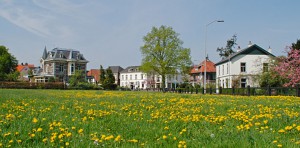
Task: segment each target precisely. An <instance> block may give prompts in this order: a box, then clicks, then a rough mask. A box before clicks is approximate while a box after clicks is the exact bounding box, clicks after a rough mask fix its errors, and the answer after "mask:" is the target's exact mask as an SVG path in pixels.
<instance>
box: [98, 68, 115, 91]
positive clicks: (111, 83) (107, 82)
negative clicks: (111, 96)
mask: <svg viewBox="0 0 300 148" xmlns="http://www.w3.org/2000/svg"><path fill="white" fill-rule="evenodd" d="M102 86H103V88H104V89H110V90H114V89H116V87H117V85H116V84H115V77H114V74H113V73H112V71H111V69H110V68H108V69H107V70H106V77H105V79H104V81H103V84H102Z"/></svg>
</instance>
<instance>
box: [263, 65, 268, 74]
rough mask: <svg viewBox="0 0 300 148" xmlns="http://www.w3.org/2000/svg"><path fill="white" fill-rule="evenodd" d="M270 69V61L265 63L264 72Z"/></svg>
mask: <svg viewBox="0 0 300 148" xmlns="http://www.w3.org/2000/svg"><path fill="white" fill-rule="evenodd" d="M268 71H269V63H263V72H268Z"/></svg>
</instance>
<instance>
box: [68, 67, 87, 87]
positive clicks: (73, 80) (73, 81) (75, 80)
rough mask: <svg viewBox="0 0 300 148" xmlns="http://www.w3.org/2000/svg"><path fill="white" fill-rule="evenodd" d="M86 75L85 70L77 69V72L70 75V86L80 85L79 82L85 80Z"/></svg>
mask: <svg viewBox="0 0 300 148" xmlns="http://www.w3.org/2000/svg"><path fill="white" fill-rule="evenodd" d="M84 76H85V74H84V71H82V70H76V71H75V74H74V75H72V76H71V77H70V80H69V82H70V86H71V87H74V86H78V84H79V83H82V82H85V79H84Z"/></svg>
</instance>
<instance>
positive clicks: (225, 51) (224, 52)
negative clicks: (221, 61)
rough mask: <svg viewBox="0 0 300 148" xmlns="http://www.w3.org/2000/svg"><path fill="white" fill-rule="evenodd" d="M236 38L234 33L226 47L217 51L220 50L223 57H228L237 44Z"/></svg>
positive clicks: (218, 50) (218, 49)
mask: <svg viewBox="0 0 300 148" xmlns="http://www.w3.org/2000/svg"><path fill="white" fill-rule="evenodd" d="M236 40H237V37H236V35H233V36H232V38H230V39H229V40H227V44H226V47H221V48H219V47H218V48H217V52H219V55H220V57H221V58H227V57H228V56H230V55H231V54H233V53H234V51H233V48H234V45H236Z"/></svg>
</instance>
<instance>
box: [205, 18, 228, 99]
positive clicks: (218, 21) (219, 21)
mask: <svg viewBox="0 0 300 148" xmlns="http://www.w3.org/2000/svg"><path fill="white" fill-rule="evenodd" d="M215 22H217V23H223V22H224V20H214V21H212V22H210V23H208V24H206V26H205V51H204V54H205V55H204V56H205V57H204V60H205V61H204V84H203V85H204V93H206V60H207V59H206V58H207V55H206V42H207V27H208V26H209V25H211V24H212V23H215Z"/></svg>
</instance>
